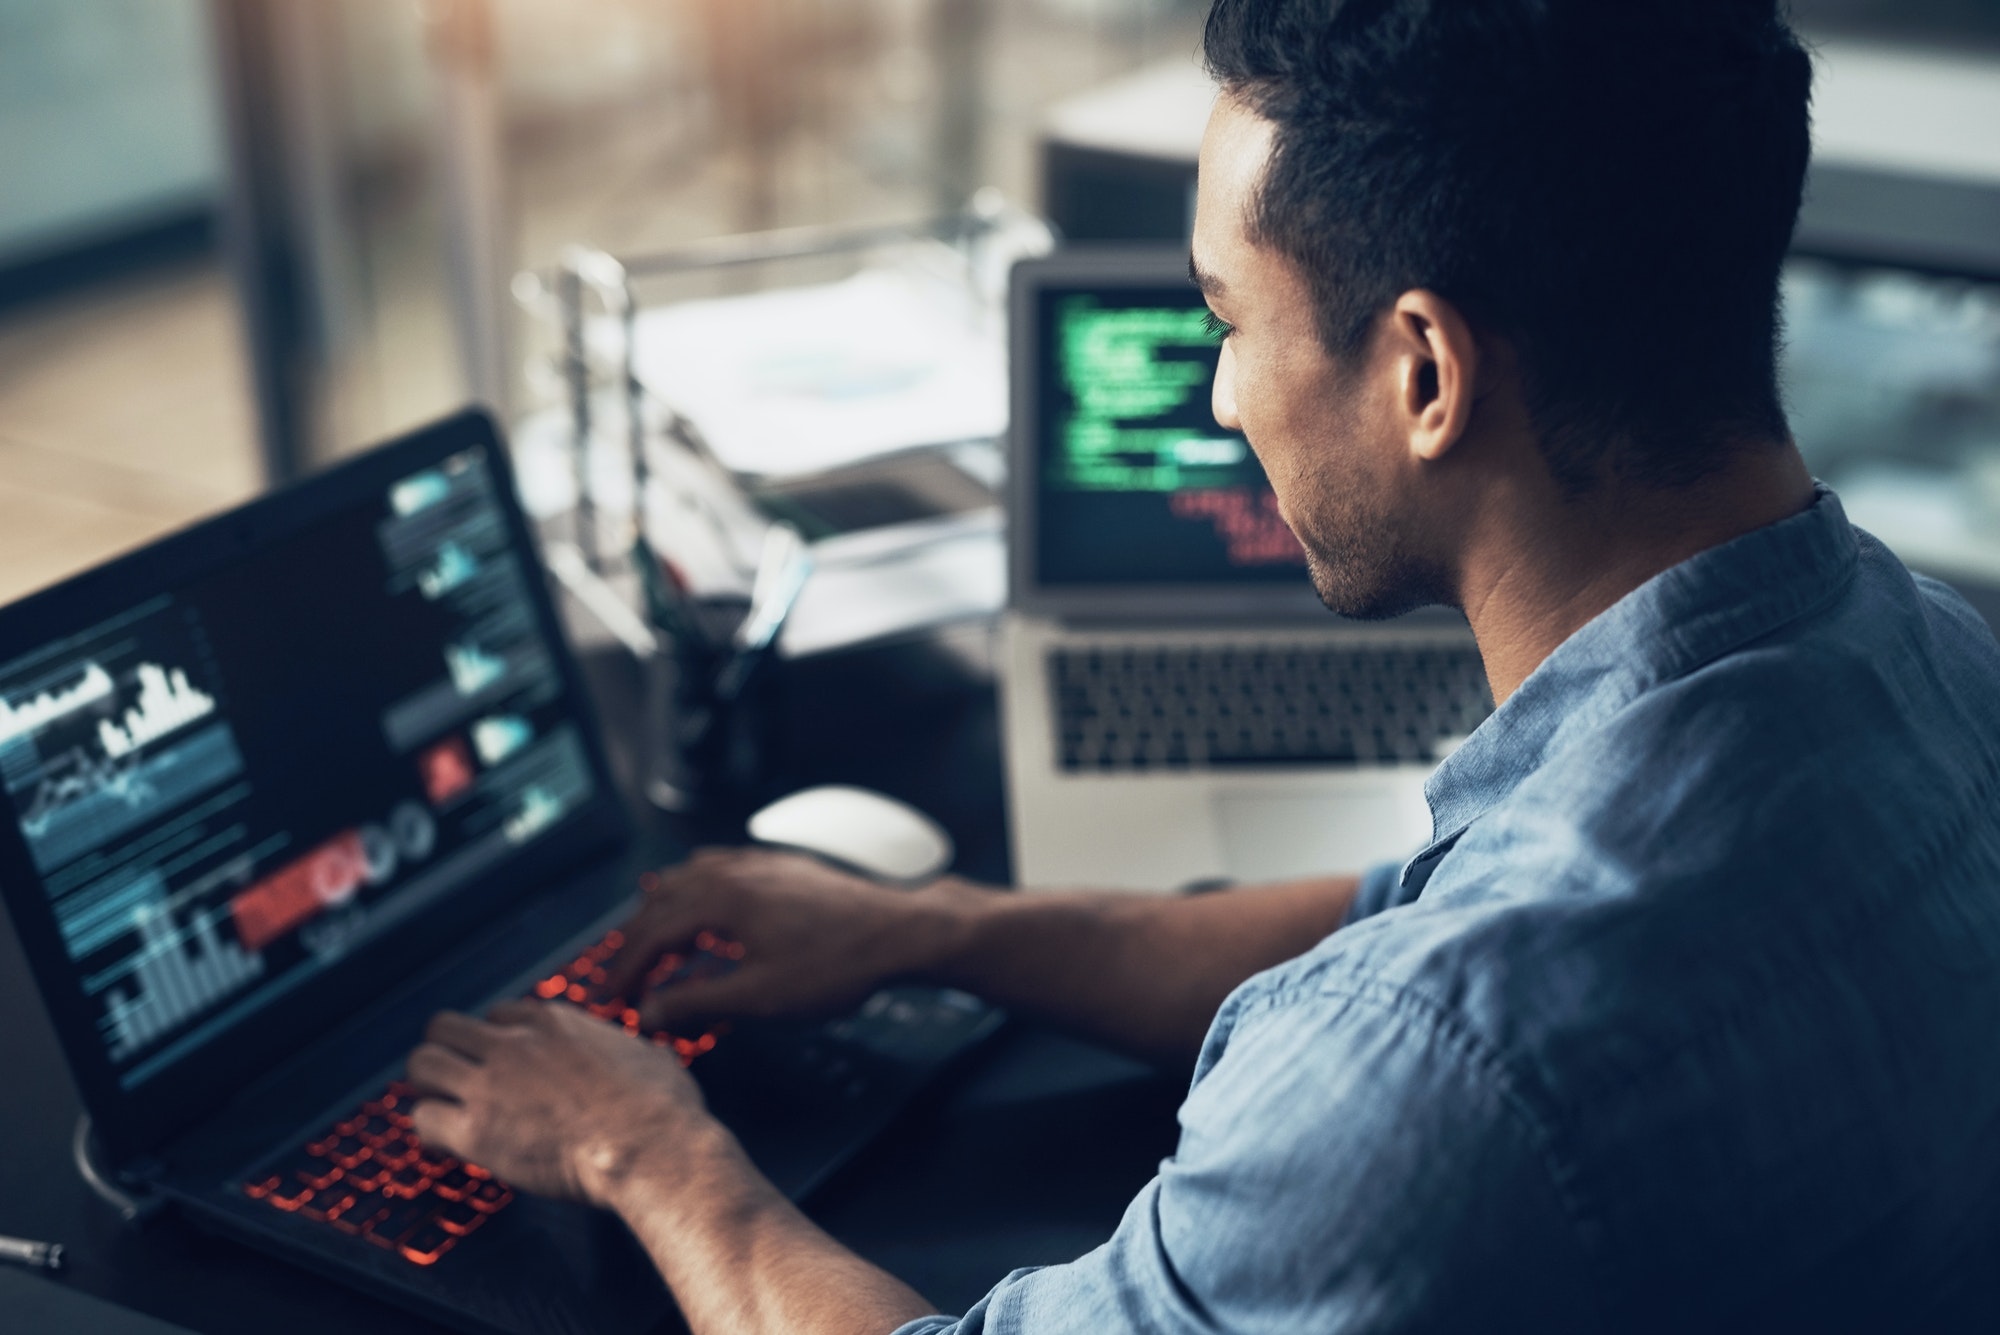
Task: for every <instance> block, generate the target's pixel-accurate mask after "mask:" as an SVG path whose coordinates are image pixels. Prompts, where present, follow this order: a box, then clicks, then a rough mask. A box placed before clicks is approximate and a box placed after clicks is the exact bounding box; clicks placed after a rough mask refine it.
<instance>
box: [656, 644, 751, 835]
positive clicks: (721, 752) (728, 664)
mask: <svg viewBox="0 0 2000 1335" xmlns="http://www.w3.org/2000/svg"><path fill="white" fill-rule="evenodd" d="M660 639H661V640H662V642H663V643H662V652H661V653H658V654H656V655H654V656H653V658H652V659H651V660H650V661H649V662H648V663H647V664H646V681H645V687H646V699H645V707H644V710H643V726H644V730H645V731H644V736H643V738H642V739H641V745H642V753H643V756H644V760H643V766H642V776H643V777H642V786H643V788H644V791H645V794H646V798H647V800H648V801H650V802H651V803H652V804H653V805H654V806H656V807H659V808H661V809H662V810H665V811H678V812H696V811H699V812H702V813H704V814H727V812H729V811H731V810H734V809H735V808H737V807H739V806H740V807H741V808H742V809H743V810H744V811H745V812H747V811H748V810H749V809H750V807H751V805H752V804H753V802H754V798H755V793H756V788H757V785H758V783H759V782H760V781H761V779H762V777H763V767H764V759H765V756H766V755H767V753H768V750H769V748H768V746H767V745H766V737H765V733H766V731H767V720H768V717H769V710H768V709H767V708H766V704H767V699H766V697H767V696H768V694H769V674H768V673H765V672H763V671H761V670H760V667H759V664H758V663H757V662H755V661H753V662H750V663H747V664H746V663H745V662H744V660H743V659H741V658H740V657H738V656H736V655H733V654H730V653H727V652H719V651H717V650H716V649H714V648H713V647H712V646H710V645H709V644H707V643H704V642H701V641H698V640H695V639H694V638H693V637H691V636H689V637H683V636H674V635H670V634H662V635H661V637H660Z"/></svg>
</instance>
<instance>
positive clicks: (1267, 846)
mask: <svg viewBox="0 0 2000 1335" xmlns="http://www.w3.org/2000/svg"><path fill="white" fill-rule="evenodd" d="M1214 800H1215V824H1216V829H1217V830H1218V831H1220V833H1221V835H1222V857H1223V863H1224V865H1225V866H1226V867H1227V868H1228V871H1229V875H1230V876H1232V877H1234V878H1235V879H1236V880H1238V881H1245V882H1256V881H1283V880H1290V879H1294V878H1297V877H1302V876H1325V875H1330V874H1338V873H1342V872H1358V871H1363V870H1365V869H1367V868H1368V867H1371V866H1373V865H1374V864H1376V863H1378V862H1386V861H1389V860H1392V859H1394V860H1401V859H1403V858H1407V857H1409V856H1410V855H1411V854H1412V853H1414V852H1415V851H1416V850H1417V848H1418V847H1419V846H1420V845H1421V844H1422V842H1423V840H1424V838H1425V836H1426V835H1427V834H1428V833H1429V829H1430V821H1429V813H1428V812H1427V811H1425V810H1424V806H1423V799H1422V796H1421V794H1420V793H1419V794H1417V800H1416V804H1415V805H1416V810H1415V811H1412V810H1411V803H1410V801H1409V795H1408V794H1403V793H1398V792H1396V791H1393V790H1392V789H1391V788H1390V787H1389V786H1388V785H1384V786H1383V787H1382V788H1379V789H1375V790H1373V791H1367V790H1363V791H1359V792H1357V791H1354V790H1352V789H1349V790H1347V791H1345V792H1319V793H1301V792H1298V791H1296V790H1294V791H1291V792H1268V791H1267V792H1258V791H1256V790H1255V789H1251V790H1247V791H1246V790H1237V791H1232V792H1222V793H1218V794H1216V795H1215V799H1214Z"/></svg>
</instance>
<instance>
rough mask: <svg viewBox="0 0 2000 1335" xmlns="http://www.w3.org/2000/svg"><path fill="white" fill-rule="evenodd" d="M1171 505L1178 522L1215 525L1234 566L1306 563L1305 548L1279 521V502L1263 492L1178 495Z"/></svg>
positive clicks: (1237, 490) (1214, 490)
mask: <svg viewBox="0 0 2000 1335" xmlns="http://www.w3.org/2000/svg"><path fill="white" fill-rule="evenodd" d="M1169 505H1170V506H1171V508H1172V513H1173V516H1174V518H1176V519H1188V520H1203V519H1205V520H1207V521H1208V522H1209V523H1211V524H1213V525H1214V526H1215V533H1216V536H1217V537H1219V538H1221V539H1222V545H1223V549H1224V551H1225V553H1226V554H1227V556H1228V558H1229V564H1231V565H1233V566H1276V565H1293V566H1302V565H1304V564H1305V563H1306V553H1305V548H1303V547H1301V546H1299V540H1298V539H1297V538H1295V537H1293V536H1292V531H1291V530H1290V529H1289V528H1286V527H1285V521H1284V520H1283V519H1281V518H1279V517H1278V498H1277V497H1276V496H1274V495H1272V494H1271V493H1270V492H1268V491H1265V490H1263V489H1262V488H1253V487H1215V488H1211V489H1207V490H1203V491H1177V492H1175V493H1174V494H1173V496H1172V498H1171V499H1170V501H1169Z"/></svg>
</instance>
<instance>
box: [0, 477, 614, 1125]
mask: <svg viewBox="0 0 2000 1335" xmlns="http://www.w3.org/2000/svg"><path fill="white" fill-rule="evenodd" d="M492 449H493V446H491V445H490V444H488V443H468V444H463V445H462V447H461V448H459V449H457V451H456V452H454V453H450V454H449V455H446V456H444V457H442V458H441V459H434V460H433V461H432V462H430V463H428V464H426V466H423V467H421V468H417V469H415V471H410V472H408V473H406V474H403V475H400V476H396V477H394V478H393V479H390V480H387V481H386V483H384V482H379V481H378V482H377V483H376V484H374V485H372V486H371V487H370V489H369V491H368V493H367V494H366V495H365V496H364V497H363V498H362V499H361V500H360V501H359V502H358V503H351V504H347V505H345V506H344V507H343V508H339V509H336V510H332V511H330V512H327V513H321V514H318V515H317V516H316V517H314V518H313V519H312V520H311V521H310V522H308V523H306V524H304V525H303V526H301V527H298V528H297V529H296V530H295V531H291V532H288V533H280V534H278V535H276V536H274V537H273V538H272V539H271V540H270V541H268V542H261V543H257V544H254V545H252V546H251V547H250V548H249V549H248V550H246V551H245V552H243V553H242V554H241V555H240V556H238V557H236V558H234V559H230V560H228V561H226V562H225V563H223V564H220V565H219V566H218V565H214V564H212V563H211V566H210V568H207V569H205V570H203V571H202V572H201V573H198V574H197V575H195V576H194V577H193V578H192V579H190V580H188V581H187V582H185V583H182V584H179V585H177V586H172V587H167V588H165V589H164V590H163V591H162V590H159V589H155V590H153V591H151V592H150V594H149V596H143V597H140V598H138V599H136V600H134V601H131V602H130V604H129V605H124V606H118V607H116V608H109V607H105V608H100V609H98V614H97V615H96V616H94V617H93V618H92V619H91V620H90V621H89V623H88V624H87V625H84V626H82V628H81V629H75V630H73V631H72V632H70V633H64V634H62V635H60V637H59V638H54V639H51V640H50V641H48V642H45V643H42V644H40V645H39V646H37V647H35V648H33V649H31V650H28V651H26V652H21V651H20V648H19V645H18V642H17V643H16V644H15V645H12V646H9V647H10V648H12V649H14V652H13V653H12V655H11V656H10V657H9V659H8V661H6V662H5V663H4V664H0V783H4V787H5V790H6V815H7V818H8V819H10V820H11V822H12V823H13V825H14V827H15V829H16V830H18V832H19V836H20V840H21V844H22V845H23V846H24V848H25V851H26V858H27V863H28V864H29V865H30V866H31V867H32V872H33V875H34V876H35V877H36V878H38V880H39V889H40V892H41V895H42V896H43V897H44V898H45V901H46V903H47V905H48V906H49V908H50V910H51V911H52V915H53V919H54V923H55V928H56V935H57V936H58V937H59V940H60V948H61V952H62V954H63V955H64V956H65V957H66V959H67V964H68V968H69V969H70V970H71V972H72V973H73V977H74V982H75V984H76V986H77V988H78V990H79V991H80V992H81V994H82V996H83V997H84V998H85V1000H86V1003H87V1011H88V1014H89V1016H90V1018H91V1020H92V1022H94V1026H95V1036H96V1039H97V1042H98V1043H99V1044H100V1045H101V1048H102V1052H103V1055H104V1057H105V1059H106V1060H107V1062H108V1064H109V1067H110V1069H111V1071H112V1072H113V1073H114V1075H115V1078H116V1081H117V1083H118V1085H119V1086H120V1087H122V1088H123V1089H124V1090H125V1091H128V1092H135V1093H136V1092H139V1091H141V1090H142V1089H143V1088H144V1087H146V1086H148V1085H149V1084H150V1083H151V1082H155V1081H159V1080H161V1079H162V1078H163V1077H165V1076H167V1075H169V1074H170V1073H172V1072H173V1071H174V1069H175V1068H176V1066H177V1065H179V1064H181V1063H182V1062H184V1061H185V1060H187V1059H188V1058H190V1057H191V1056H192V1055H193V1054H195V1053H197V1052H199V1051H201V1050H203V1049H205V1048H208V1047H210V1046H212V1045H214V1044H216V1043H218V1042H226V1041H227V1040H228V1038H229V1036H230V1034H231V1031H232V1030H234V1029H235V1028H236V1027H238V1026H240V1025H242V1024H243V1023H245V1022H246V1021H247V1020H249V1019H251V1018H252V1017H253V1016H256V1015H257V1014H259V1013H260V1012H265V1011H268V1010H269V1008H270V1007H272V1006H273V1005H274V1003H277V1002H278V1001H279V1000H280V998H282V997H284V996H285V995H286V994H288V993H291V992H294V991H296V990H299V989H301V988H302V987H305V986H306V985H309V984H310V983H311V982H312V981H313V980H314V979H315V978H318V977H321V976H323V975H325V974H327V973H328V972H329V971H331V970H333V969H335V968H336V967H337V966H338V964H339V963H340V962H341V961H342V960H343V959H348V958H350V957H352V956H353V955H354V954H355V953H356V952H358V951H360V950H362V949H363V948H364V947H367V946H369V945H370V944H371V943H375V942H378V941H380V940H382V939H383V938H384V937H385V936H388V935H391V934H394V933H396V932H397V930H398V928H399V926H401V925H404V924H407V923H410V922H411V921H412V919H413V918H415V917H416V916H417V915H419V914H421V913H422V912H423V911H424V910H425V909H427V908H429V907H432V906H434V905H436V904H438V903H439V902H440V901H442V900H445V899H447V898H449V897H451V896H452V895H453V894H454V892H455V891H459V890H461V889H463V888H466V887H468V886H469V885H470V884H471V883H473V882H474V881H475V880H478V879H479V878H481V877H482V874H484V873H487V872H489V871H491V870H492V869H494V868H495V867H496V866H497V865H498V864H499V863H500V862H501V861H502V860H503V859H507V858H509V857H510V855H513V854H514V853H515V852H516V851H517V850H521V849H523V847H524V846H526V845H530V844H533V843H536V842H538V841H541V840H544V839H546V838H547V836H548V835H549V834H550V833H551V832H553V831H554V830H556V829H557V828H558V827H559V826H561V825H562V823H563V822H564V820H565V818H566V817H567V816H568V815H570V814H571V813H574V812H576V811H578V810H579V809H580V808H582V807H583V806H585V805H586V804H587V803H588V802H589V801H590V800H591V799H592V797H593V795H594V793H595V792H596V791H597V788H598V786H599V781H598V780H597V778H595V777H594V776H595V774H596V773H597V769H596V765H595V764H594V762H593V759H592V756H593V752H592V750H591V749H590V743H589V742H587V741H586V738H585V736H584V734H583V731H582V729H583V727H584V726H585V724H584V723H583V722H582V721H581V720H580V719H579V717H578V716H577V715H576V712H575V709H574V707H573V704H572V702H571V700H570V698H569V688H568V686H567V685H566V678H565V675H564V671H563V667H562V659H561V657H560V655H561V652H562V651H561V648H560V646H559V645H557V644H553V643H552V642H551V640H550V637H549V635H548V634H547V633H546V623H545V622H544V620H543V619H542V618H541V617H540V616H538V613H537V608H538V606H539V605H540V604H539V603H538V602H537V601H536V600H535V599H534V598H533V597H532V596H531V594H530V589H529V581H530V580H532V579H535V578H537V577H538V576H537V575H536V574H535V573H534V571H533V570H532V569H531V568H530V567H529V566H528V565H527V564H525V562H524V556H523V552H522V550H521V548H520V544H519V543H518V542H517V541H516V540H515V537H514V528H513V526H512V525H511V524H510V522H509V516H508V513H507V512H506V510H505V509H503V505H502V498H501V496H500V489H501V488H502V487H504V486H506V485H508V484H507V480H506V478H505V475H504V473H500V472H497V471H496V466H495V461H494V460H493V458H492V456H491V454H490V453H489V451H490V450H492ZM308 485H309V486H311V485H315V484H308ZM44 953H47V952H44Z"/></svg>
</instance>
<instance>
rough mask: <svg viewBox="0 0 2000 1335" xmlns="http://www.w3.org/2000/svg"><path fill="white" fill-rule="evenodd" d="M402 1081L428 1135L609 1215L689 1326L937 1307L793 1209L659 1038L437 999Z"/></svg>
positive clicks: (845, 1328)
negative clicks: (411, 1089) (474, 1010)
mask: <svg viewBox="0 0 2000 1335" xmlns="http://www.w3.org/2000/svg"><path fill="white" fill-rule="evenodd" d="M410 1080H411V1081H412V1083H414V1084H415V1085H416V1086H417V1089H418V1092H419V1094H420V1096H421V1097H420V1099H419V1101H418V1103H417V1107H416V1112H415V1114H414V1115H415V1117H416V1120H417V1134H418V1135H419V1136H421V1137H422V1138H423V1139H424V1141H425V1142H426V1143H427V1144H432V1145H437V1146H440V1147H442V1148H444V1149H447V1150H449V1151H451V1152H452V1153H453V1154H457V1155H460V1156H463V1157H464V1158H466V1159H469V1160H471V1161H472V1162H474V1163H477V1164H480V1165H482V1166H484V1167H487V1168H490V1169H492V1170H493V1171H494V1172H495V1173H498V1174H499V1175H500V1176H501V1177H503V1178H505V1179H506V1180H507V1181H508V1182H510V1183H512V1184H513V1185H514V1186H516V1187H520V1188H522V1189H524V1190H527V1191H532V1192H536V1193H539V1194H541V1195H545V1196H559V1197H566V1198H568V1199H570V1200H580V1201H587V1202H589V1203H590V1204H593V1205H598V1206H601V1207H603V1208H605V1209H607V1210H611V1211H614V1212H615V1213H617V1214H618V1215H619V1216H620V1217H621V1218H623V1219H624V1220H625V1222H626V1223H627V1224H629V1225H630V1226H631V1228H632V1232H633V1233H634V1235H636V1236H637V1237H638V1239H639V1241H640V1243H641V1244H642V1245H643V1246H644V1247H645V1248H646V1250H647V1252H648V1253H649V1254H650V1255H651V1256H652V1258H653V1261H654V1264H656V1265H657V1266H659V1268H660V1274H661V1276H662V1277H663V1278H664V1279H665V1280H666V1281H667V1284H668V1285H669V1287H671V1288H672V1289H673V1291H674V1298H675V1300H676V1301H677V1302H678V1303H679V1304H680V1308H681V1312H682V1314H683V1315H684V1316H685V1317H686V1318H687V1323H688V1326H689V1328H690V1329H692V1330H694V1331H696V1332H699V1333H700V1335H712V1333H714V1332H721V1331H745V1332H777V1331H785V1332H789V1333H792V1335H863V1333H864V1332H865V1333H866V1335H878V1333H879V1332H882V1331H888V1330H894V1329H895V1328H896V1327H897V1326H900V1325H902V1324H904V1323H905V1322H907V1321H910V1320H912V1319H913V1318H915V1317H920V1316H923V1315H925V1314H927V1313H929V1312H933V1311H935V1310H936V1309H935V1308H934V1307H933V1306H932V1305H931V1304H930V1303H928V1302H926V1301H924V1299H923V1298H922V1297H920V1296H919V1295H918V1294H916V1293H914V1292H912V1291H911V1290H910V1288H909V1287H908V1286H907V1285H904V1284H901V1283H899V1282H898V1281H897V1280H896V1279H894V1278H893V1277H891V1276H890V1275H887V1274H885V1273H883V1272H882V1271H880V1270H878V1269H876V1268H875V1267H874V1266H872V1265H869V1264H868V1263H867V1262H866V1261H863V1260H862V1259H861V1258H859V1257H858V1256H855V1255H854V1254H853V1253H851V1252H849V1251H847V1250H846V1249H845V1248H843V1247H842V1246H841V1245H840V1244H839V1243H837V1242H835V1241H834V1240H833V1239H832V1238H829V1237H828V1236H827V1235H826V1234H824V1233H822V1232H821V1231H820V1230H819V1229H818V1228H817V1227H815V1226H814V1225H813V1224H812V1223H811V1221H809V1220H807V1219H806V1217H805V1216H804V1215H802V1214H800V1213H799V1212H798V1210H797V1209H796V1208H795V1207H794V1206H793V1205H792V1204H791V1202H789V1201H787V1200H786V1199H785V1198H784V1197H783V1196H781V1195H780V1194H779V1193H778V1191H777V1189H776V1188H774V1187H772V1186H771V1184H770V1183H769V1182H767V1181H765V1180H764V1178H763V1176H762V1175H760V1174H759V1173H758V1172H757V1170H756V1168H755V1167H753V1166H752V1165H751V1163H750V1160H749V1158H748V1157H747V1156H746V1155H745V1154H744V1153H743V1150H742V1147H741V1146H739V1145H738V1144H737V1143H736V1139H735V1137H733V1136H731V1135H730V1134H729V1133H728V1132H727V1131H726V1130H724V1129H723V1128H722V1126H721V1125H720V1124H719V1123H718V1122H716V1121H715V1119H714V1118H712V1117H710V1116H709V1115H708V1111H707V1109H706V1108H704V1107H703V1106H702V1101H701V1093H700V1091H699V1090H698V1089H696V1087H695V1084H694V1081H693V1080H691V1079H690V1078H689V1077H688V1074H687V1072H686V1071H684V1070H682V1069H681V1065H680V1063H679V1062H678V1061H676V1060H675V1059H674V1057H673V1055H672V1053H671V1051H670V1050H667V1049H662V1048H656V1047H654V1046H653V1045H651V1044H650V1043H645V1042H641V1041H640V1040H639V1039H637V1038H634V1037H633V1036H632V1035H631V1034H628V1033H626V1032H625V1030H624V1029H623V1028H622V1027H621V1026H618V1025H609V1024H605V1023H604V1022H603V1021H602V1020H597V1019H594V1018H592V1017H591V1016H590V1015H588V1014H586V1013H585V1012H583V1011H581V1010H578V1009H577V1008H575V1007H572V1006H565V1005H562V1004H559V1003H555V1004H550V1003H542V1002H534V1001H510V1002H508V1003H506V1004H505V1005H501V1006H496V1007H494V1009H493V1014H492V1017H491V1019H490V1020H476V1019H474V1018H473V1017H471V1016H469V1015H458V1014H454V1013H452V1012H446V1013H445V1014H442V1015H439V1016H438V1017H437V1018H436V1019H434V1020H432V1021H431V1027H430V1033H429V1039H428V1041H427V1042H426V1043H425V1044H424V1045H423V1046H422V1047H420V1048H418V1049H417V1050H416V1051H415V1052H414V1053H412V1054H411V1056H410Z"/></svg>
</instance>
